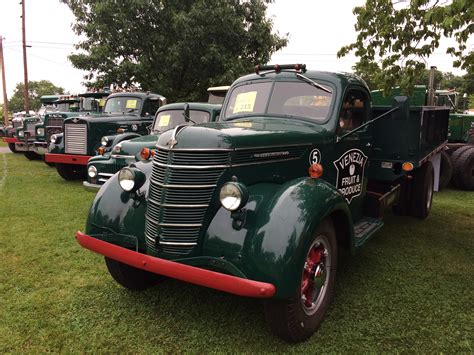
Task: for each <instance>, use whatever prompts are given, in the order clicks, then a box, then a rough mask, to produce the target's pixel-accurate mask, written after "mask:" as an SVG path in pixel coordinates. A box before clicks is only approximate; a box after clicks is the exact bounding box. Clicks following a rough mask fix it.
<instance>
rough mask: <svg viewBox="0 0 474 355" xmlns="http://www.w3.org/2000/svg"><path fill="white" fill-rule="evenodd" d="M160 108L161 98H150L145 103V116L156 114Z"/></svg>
mask: <svg viewBox="0 0 474 355" xmlns="http://www.w3.org/2000/svg"><path fill="white" fill-rule="evenodd" d="M159 108H160V100H158V99H148V100H146V101H145V103H144V104H143V116H154V115H155V113H156V111H158V109H159Z"/></svg>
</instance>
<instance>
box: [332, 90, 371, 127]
mask: <svg viewBox="0 0 474 355" xmlns="http://www.w3.org/2000/svg"><path fill="white" fill-rule="evenodd" d="M368 108H369V98H368V96H367V94H366V93H365V92H364V91H360V90H350V91H348V92H347V93H346V95H345V97H344V100H343V101H342V107H341V110H340V112H339V124H338V128H337V132H338V134H339V135H343V134H346V133H347V132H350V131H352V130H353V129H355V128H357V127H359V126H360V125H362V124H363V123H365V118H366V117H368V115H367V113H368Z"/></svg>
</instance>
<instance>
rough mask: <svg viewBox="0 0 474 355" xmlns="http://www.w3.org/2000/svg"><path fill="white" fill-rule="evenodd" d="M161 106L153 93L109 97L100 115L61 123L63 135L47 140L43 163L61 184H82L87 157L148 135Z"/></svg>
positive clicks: (159, 96) (159, 98)
mask: <svg viewBox="0 0 474 355" xmlns="http://www.w3.org/2000/svg"><path fill="white" fill-rule="evenodd" d="M164 104H166V99H165V98H164V97H163V96H161V95H157V94H153V93H143V92H121V93H114V94H111V95H110V96H109V97H108V98H107V101H106V102H105V106H104V110H103V114H102V115H100V116H96V117H86V116H82V117H71V118H67V119H65V120H64V122H63V127H64V130H63V132H64V133H59V134H53V135H52V136H51V138H50V145H49V146H48V153H47V154H46V155H45V161H46V162H47V163H54V164H55V166H56V170H57V171H58V174H59V175H60V176H61V177H62V178H64V179H65V180H76V179H81V180H84V179H85V178H86V169H87V162H88V160H89V159H90V158H91V157H93V156H96V155H101V153H102V152H104V151H105V149H106V148H107V147H112V145H114V144H117V143H119V142H120V140H126V139H130V138H135V137H137V136H140V135H144V134H148V126H149V125H150V124H151V123H152V122H153V118H154V116H155V113H156V111H157V110H158V108H159V107H160V106H162V105H164Z"/></svg>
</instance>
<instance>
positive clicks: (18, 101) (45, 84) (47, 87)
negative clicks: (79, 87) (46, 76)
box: [8, 80, 64, 112]
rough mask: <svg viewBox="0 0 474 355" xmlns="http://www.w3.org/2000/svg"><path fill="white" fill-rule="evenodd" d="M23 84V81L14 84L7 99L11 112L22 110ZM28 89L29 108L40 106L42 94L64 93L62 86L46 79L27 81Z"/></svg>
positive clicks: (33, 108)
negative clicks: (11, 92)
mask: <svg viewBox="0 0 474 355" xmlns="http://www.w3.org/2000/svg"><path fill="white" fill-rule="evenodd" d="M24 90H25V85H24V84H23V83H18V84H16V87H15V91H14V92H13V95H12V97H11V98H10V100H9V101H8V105H9V106H8V109H9V111H11V112H18V111H23V109H24V98H23V92H24ZM28 90H29V96H30V110H37V109H39V108H40V107H41V102H40V99H39V98H40V97H41V96H43V95H56V94H64V89H63V88H62V87H59V86H56V85H54V84H53V83H52V82H50V81H48V80H40V81H28Z"/></svg>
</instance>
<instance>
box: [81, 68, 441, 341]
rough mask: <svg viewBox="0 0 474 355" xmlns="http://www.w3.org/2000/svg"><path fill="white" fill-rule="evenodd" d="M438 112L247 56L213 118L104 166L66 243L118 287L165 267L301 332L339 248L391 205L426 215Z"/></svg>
mask: <svg viewBox="0 0 474 355" xmlns="http://www.w3.org/2000/svg"><path fill="white" fill-rule="evenodd" d="M448 116H449V110H447V109H445V108H440V107H421V106H410V104H409V99H408V98H407V97H403V96H397V97H394V98H393V100H392V104H391V105H390V106H373V105H372V104H371V95H370V92H369V90H368V88H367V85H366V84H365V83H364V82H363V81H362V80H361V79H359V78H358V77H356V76H354V75H351V74H344V73H328V72H318V71H306V66H305V65H301V64H295V65H275V66H258V67H257V68H256V73H255V74H251V75H247V76H244V77H242V78H239V79H238V80H236V81H235V82H234V83H233V84H232V86H231V87H230V89H229V93H228V94H227V96H226V98H225V101H224V103H223V106H222V111H221V115H220V118H219V120H218V121H217V122H211V123H202V124H197V125H188V124H179V125H177V126H176V127H175V128H174V129H172V130H168V131H166V132H164V133H162V134H161V135H160V136H159V138H158V141H157V143H156V151H155V154H154V157H153V159H152V160H151V161H150V160H144V161H140V162H136V163H134V164H132V165H130V166H129V167H125V168H123V169H122V170H120V172H119V173H118V174H115V175H114V176H112V177H111V178H110V179H109V180H108V181H107V182H106V183H105V184H104V185H103V186H102V188H101V189H100V190H99V191H98V193H97V195H96V196H95V199H94V201H93V203H92V206H91V209H90V211H89V215H88V218H87V223H86V229H85V232H84V233H82V232H77V233H76V239H77V241H78V242H79V243H80V244H81V245H82V246H83V247H85V248H87V249H90V250H92V251H95V252H97V253H99V254H102V255H104V256H105V263H106V265H107V268H108V270H109V272H110V274H111V275H112V277H113V278H114V279H115V280H116V281H117V282H118V283H119V284H121V285H123V286H124V287H126V288H129V289H135V290H140V289H144V288H146V287H149V286H152V285H155V284H156V283H157V282H158V281H159V280H160V279H161V277H160V275H162V276H167V277H172V278H176V279H179V280H182V281H186V282H190V283H194V284H198V285H202V286H206V287H211V288H214V289H217V290H221V291H225V292H230V293H233V294H237V295H241V296H250V297H259V298H264V299H265V314H266V319H267V321H268V324H269V326H270V328H271V329H272V331H273V332H274V333H275V334H276V335H278V336H280V337H282V338H284V339H286V340H288V341H292V342H298V341H303V340H305V339H307V338H308V337H310V336H311V335H312V334H313V333H314V332H315V331H316V329H317V328H318V326H319V325H320V323H321V322H322V320H323V317H324V314H325V312H326V309H327V308H328V305H329V303H330V301H331V299H332V296H333V292H334V284H335V279H336V270H337V258H338V249H339V248H346V249H348V250H350V251H351V252H352V253H354V252H355V251H356V249H358V248H360V247H361V246H362V245H363V244H364V243H365V242H366V241H367V240H368V239H369V237H371V236H372V235H373V234H374V232H375V231H377V230H378V229H379V228H381V227H382V226H383V221H382V219H383V215H384V210H385V209H387V208H388V207H390V206H393V208H394V211H395V212H396V213H397V214H404V215H410V216H415V217H418V218H426V217H427V216H428V214H429V212H430V209H431V204H432V197H433V188H434V186H435V185H436V179H437V174H436V173H435V170H436V171H437V170H439V153H440V151H441V150H442V149H444V145H445V144H446V141H447V129H448ZM434 167H435V168H436V169H434Z"/></svg>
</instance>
